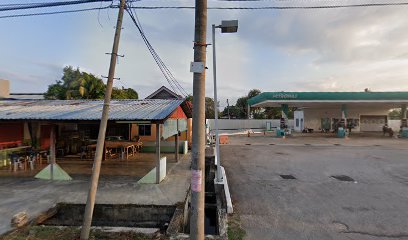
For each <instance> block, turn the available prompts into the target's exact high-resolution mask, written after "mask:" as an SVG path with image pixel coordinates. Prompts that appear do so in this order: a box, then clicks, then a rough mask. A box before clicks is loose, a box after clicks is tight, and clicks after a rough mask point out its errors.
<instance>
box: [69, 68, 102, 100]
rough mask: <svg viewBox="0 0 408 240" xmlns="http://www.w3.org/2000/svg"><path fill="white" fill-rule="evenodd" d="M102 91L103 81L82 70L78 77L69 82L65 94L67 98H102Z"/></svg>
mask: <svg viewBox="0 0 408 240" xmlns="http://www.w3.org/2000/svg"><path fill="white" fill-rule="evenodd" d="M104 92H105V84H104V83H103V81H102V80H101V79H99V78H97V77H95V76H94V75H92V74H88V73H85V72H84V73H82V74H81V77H80V78H78V79H76V80H75V81H72V82H71V83H70V85H69V88H68V90H67V92H66V95H67V99H102V98H103V96H104Z"/></svg>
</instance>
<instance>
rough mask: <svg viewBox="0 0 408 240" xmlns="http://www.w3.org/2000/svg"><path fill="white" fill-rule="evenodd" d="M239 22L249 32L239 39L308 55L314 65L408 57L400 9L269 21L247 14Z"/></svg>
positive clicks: (300, 13) (306, 13)
mask: <svg viewBox="0 0 408 240" xmlns="http://www.w3.org/2000/svg"><path fill="white" fill-rule="evenodd" d="M250 19H252V20H253V21H250ZM243 22H244V23H243V24H245V26H247V27H250V28H251V31H252V32H253V34H246V35H245V36H244V37H245V38H246V39H248V41H252V42H255V43H261V44H263V45H269V46H270V47H272V48H274V47H276V48H279V49H281V50H282V51H287V52H290V53H291V54H308V53H313V54H316V56H317V57H316V59H315V62H316V63H317V64H324V63H333V62H350V61H352V62H354V61H374V60H376V61H381V60H384V59H393V58H396V57H401V56H405V54H406V53H407V52H408V49H407V37H408V34H407V31H405V29H406V28H407V27H408V15H407V14H406V9H405V8H396V7H384V8H358V9H335V10H330V9H329V10H327V9H325V10H293V11H282V12H279V14H277V15H275V16H273V17H270V16H266V15H263V16H262V15H261V16H259V17H257V18H253V16H252V15H250V14H248V15H246V17H245V20H243ZM245 22H248V23H245ZM401 47H403V48H401ZM401 50H402V51H401Z"/></svg>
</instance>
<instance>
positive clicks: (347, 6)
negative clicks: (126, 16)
mask: <svg viewBox="0 0 408 240" xmlns="http://www.w3.org/2000/svg"><path fill="white" fill-rule="evenodd" d="M386 6H408V2H395V3H389V2H388V3H361V4H344V5H315V6H259V7H208V8H207V9H208V10H295V9H303V10H306V9H338V8H359V7H386ZM131 8H133V9H142V10H157V9H195V7H194V6H137V7H131Z"/></svg>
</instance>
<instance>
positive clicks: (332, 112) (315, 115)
mask: <svg viewBox="0 0 408 240" xmlns="http://www.w3.org/2000/svg"><path fill="white" fill-rule="evenodd" d="M388 111H389V109H388V108H382V109H381V108H349V109H347V118H354V119H360V116H361V115H379V116H381V115H386V116H387V115H388ZM304 112H305V128H313V129H314V130H315V131H318V130H319V129H320V128H321V119H322V118H338V119H339V118H341V109H340V108H338V109H334V108H325V109H313V108H308V109H304ZM355 131H360V127H359V126H358V127H356V129H355Z"/></svg>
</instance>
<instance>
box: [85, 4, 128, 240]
mask: <svg viewBox="0 0 408 240" xmlns="http://www.w3.org/2000/svg"><path fill="white" fill-rule="evenodd" d="M125 4H126V0H120V7H119V13H118V21H117V23H116V30H115V37H114V40H113V47H112V54H111V59H110V66H109V75H108V82H107V83H106V91H105V100H104V103H103V111H102V118H101V123H100V125H99V134H98V142H97V144H96V152H95V159H94V165H93V170H92V178H91V184H90V187H89V192H88V199H87V201H86V207H85V215H84V222H83V224H82V229H81V240H88V238H89V232H90V230H91V223H92V215H93V210H94V205H95V196H96V190H97V188H98V181H99V173H100V171H101V164H102V156H103V155H104V152H103V150H104V143H105V134H106V126H107V124H108V117H109V116H108V115H109V104H110V100H111V94H112V86H113V78H114V76H115V69H116V62H117V57H118V49H119V39H120V32H121V30H122V20H123V13H124V10H125Z"/></svg>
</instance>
